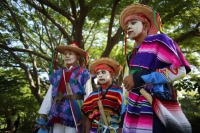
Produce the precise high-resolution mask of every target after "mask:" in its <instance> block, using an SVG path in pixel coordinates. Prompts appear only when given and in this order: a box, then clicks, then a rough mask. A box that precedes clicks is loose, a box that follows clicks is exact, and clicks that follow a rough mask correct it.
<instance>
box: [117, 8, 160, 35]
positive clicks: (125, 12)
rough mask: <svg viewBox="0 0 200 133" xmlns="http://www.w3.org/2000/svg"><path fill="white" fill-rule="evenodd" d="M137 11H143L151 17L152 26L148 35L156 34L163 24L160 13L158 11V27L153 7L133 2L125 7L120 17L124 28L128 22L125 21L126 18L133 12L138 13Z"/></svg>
mask: <svg viewBox="0 0 200 133" xmlns="http://www.w3.org/2000/svg"><path fill="white" fill-rule="evenodd" d="M136 13H142V14H144V15H146V17H147V18H148V19H149V21H150V23H151V27H150V28H149V32H148V35H151V34H156V33H157V32H158V28H159V27H160V25H161V20H160V15H159V14H158V13H156V21H157V24H158V27H157V26H156V24H155V22H154V13H153V10H152V9H151V7H149V6H147V5H143V4H131V5H129V6H127V7H126V8H125V9H123V11H122V12H121V14H120V18H119V22H120V25H121V27H122V29H124V30H126V24H125V23H124V20H125V18H126V17H127V16H129V15H131V14H136Z"/></svg>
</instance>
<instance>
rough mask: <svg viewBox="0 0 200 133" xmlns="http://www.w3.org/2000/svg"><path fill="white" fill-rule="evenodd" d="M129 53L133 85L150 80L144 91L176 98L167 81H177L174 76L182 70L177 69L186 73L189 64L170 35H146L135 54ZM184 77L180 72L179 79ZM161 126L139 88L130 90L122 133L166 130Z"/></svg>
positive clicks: (150, 132) (146, 132) (152, 132)
mask: <svg viewBox="0 0 200 133" xmlns="http://www.w3.org/2000/svg"><path fill="white" fill-rule="evenodd" d="M128 56H129V58H128V65H129V68H130V69H133V71H132V70H130V72H131V74H133V79H134V83H135V87H138V86H141V85H143V84H149V83H151V84H150V85H148V86H146V87H145V88H144V89H145V90H146V91H147V92H149V93H156V94H159V95H160V97H162V98H166V99H171V100H172V99H174V100H175V99H176V96H175V95H174V92H173V91H174V90H173V88H171V86H170V85H169V84H170V82H172V81H174V80H177V78H173V77H177V74H178V73H179V70H182V69H179V68H184V70H186V73H188V72H190V67H189V64H188V62H187V61H186V59H185V57H184V56H183V54H182V52H181V51H180V49H179V47H178V45H177V44H176V43H175V42H174V41H173V40H172V39H171V38H169V37H168V36H166V35H165V34H156V35H151V36H148V37H146V38H145V39H144V41H143V42H142V43H141V44H140V47H139V49H138V51H137V53H136V55H133V54H129V55H128ZM160 70H163V71H162V72H160ZM173 70H176V72H173ZM168 71H169V72H168ZM168 74H170V75H168ZM184 76H185V74H183V75H180V76H179V78H182V77H184ZM161 126H163V124H162V123H161V121H160V120H159V119H158V118H157V116H156V115H155V114H154V112H153V109H152V106H151V105H150V104H149V102H148V101H147V100H146V99H145V98H144V97H143V96H142V95H141V94H140V93H139V90H137V89H132V91H131V92H129V94H128V103H127V110H126V114H125V118H124V125H123V133H154V132H155V131H156V130H157V131H158V132H159V131H160V132H162V133H164V132H166V131H165V130H166V129H165V128H164V127H163V129H164V130H163V131H162V130H160V129H159V128H160V127H161Z"/></svg>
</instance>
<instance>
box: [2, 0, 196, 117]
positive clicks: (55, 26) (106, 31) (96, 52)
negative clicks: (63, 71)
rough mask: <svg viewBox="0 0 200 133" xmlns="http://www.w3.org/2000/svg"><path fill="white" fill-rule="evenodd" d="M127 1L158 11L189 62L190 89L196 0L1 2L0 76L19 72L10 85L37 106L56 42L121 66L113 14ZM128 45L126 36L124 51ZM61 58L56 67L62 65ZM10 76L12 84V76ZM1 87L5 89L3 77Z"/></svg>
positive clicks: (119, 35) (119, 37)
mask: <svg viewBox="0 0 200 133" xmlns="http://www.w3.org/2000/svg"><path fill="white" fill-rule="evenodd" d="M131 3H143V4H147V5H149V6H151V7H153V9H154V10H157V11H158V12H159V13H160V15H161V18H162V22H163V26H162V27H163V31H164V33H166V34H168V35H169V36H170V37H172V38H173V39H174V40H175V41H176V42H177V43H178V44H179V46H180V47H181V49H182V51H183V53H184V54H185V56H186V58H187V59H188V60H189V63H190V64H191V65H192V66H193V67H192V68H193V71H192V72H191V73H190V75H189V76H188V77H187V78H188V79H189V80H187V81H189V82H190V80H192V86H193V87H194V86H195V84H197V83H198V76H197V75H198V73H197V72H199V60H198V58H199V50H200V47H199V45H198V44H199V42H200V16H199V12H200V2H199V1H197V0H173V1H171V0H101V1H97V0H59V1H54V0H11V1H10V0H1V1H0V11H1V18H0V54H1V56H0V59H1V63H0V68H1V71H2V72H3V73H8V71H9V73H8V74H0V76H2V79H3V77H4V76H7V75H15V74H16V76H19V77H20V80H22V81H21V82H23V84H25V86H23V85H22V83H20V82H19V81H18V82H16V83H15V86H18V90H19V92H21V91H22V92H23V91H25V92H28V93H30V97H31V100H33V99H32V98H34V100H35V101H34V102H36V101H37V102H38V103H39V104H41V102H42V99H43V94H45V92H46V90H47V89H48V87H49V82H48V71H49V64H50V62H51V56H52V52H53V50H54V48H55V47H56V46H58V45H67V44H70V43H71V42H73V41H76V42H78V44H79V47H80V48H83V49H85V50H87V51H88V52H89V55H90V61H91V60H93V59H97V58H99V57H108V56H109V57H111V58H113V59H116V60H117V61H119V62H120V63H121V65H125V56H124V52H123V36H122V33H123V30H122V28H121V27H120V25H119V15H120V12H121V11H122V9H123V8H125V7H126V6H127V5H129V4H131ZM133 43H134V42H131V41H130V40H128V46H127V47H128V49H127V52H128V51H130V50H131V49H132V47H133ZM61 58H62V57H59V59H58V62H57V64H58V67H62V64H63V62H62V60H61ZM11 78H12V79H13V83H14V79H15V80H16V78H15V77H14V76H13V77H11ZM5 80H6V81H8V79H5ZM180 83H181V82H180ZM1 85H2V86H3V88H6V86H4V85H5V83H3V81H1ZM179 88H180V89H186V88H184V87H179ZM0 89H1V88H0ZM10 89H11V90H12V88H7V89H2V91H4V93H0V94H2V95H3V97H5V96H6V95H8V94H7V93H8V92H7V91H8V90H10ZM27 89H28V90H27ZM17 92H18V91H17ZM17 92H16V94H12V95H13V96H18V98H21V100H22V99H23V98H24V97H22V95H18V94H17ZM195 97H198V96H195ZM6 98H8V97H6ZM25 99H26V98H25ZM9 100H10V99H9ZM26 100H27V99H26ZM8 102H9V101H8ZM21 102H25V101H21ZM25 104H26V106H28V105H29V104H27V103H25ZM35 104H36V103H35ZM39 104H38V106H39ZM17 105H19V106H21V104H20V103H17ZM22 105H23V104H22ZM2 106H4V105H3V104H2ZM36 110H37V109H36ZM26 111H27V110H26ZM27 114H28V113H27ZM27 114H26V115H27ZM26 118H27V117H26ZM31 118H32V117H31Z"/></svg>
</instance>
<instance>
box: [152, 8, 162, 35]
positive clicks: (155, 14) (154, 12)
mask: <svg viewBox="0 0 200 133" xmlns="http://www.w3.org/2000/svg"><path fill="white" fill-rule="evenodd" d="M153 16H154V23H155V24H156V27H157V29H158V31H160V32H161V33H163V31H162V27H161V24H160V25H158V22H157V18H160V17H159V14H158V13H157V11H156V10H154V11H153ZM160 22H161V20H160Z"/></svg>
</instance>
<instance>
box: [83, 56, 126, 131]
mask: <svg viewBox="0 0 200 133" xmlns="http://www.w3.org/2000/svg"><path fill="white" fill-rule="evenodd" d="M89 71H90V73H91V74H93V75H95V76H96V77H97V80H98V83H99V84H100V85H101V86H100V87H99V88H98V89H96V90H94V91H93V92H92V93H91V94H90V95H89V96H88V98H87V99H86V100H85V101H84V103H83V106H82V112H83V113H84V114H85V115H86V116H87V117H88V121H89V122H88V124H87V127H86V133H89V132H90V133H117V130H118V127H119V126H118V124H119V120H120V111H121V104H122V93H123V91H122V88H121V87H120V86H118V85H116V84H113V83H112V80H113V78H114V77H115V76H118V75H119V73H120V71H121V65H120V64H119V63H118V62H116V61H115V60H112V59H110V58H100V59H97V60H95V61H93V62H92V63H91V64H90V66H89Z"/></svg>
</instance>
